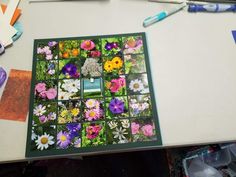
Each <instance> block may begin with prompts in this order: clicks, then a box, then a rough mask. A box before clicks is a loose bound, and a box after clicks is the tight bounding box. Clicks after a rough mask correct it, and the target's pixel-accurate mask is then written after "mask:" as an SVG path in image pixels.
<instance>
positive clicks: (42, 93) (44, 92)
mask: <svg viewBox="0 0 236 177" xmlns="http://www.w3.org/2000/svg"><path fill="white" fill-rule="evenodd" d="M46 93H47V91H42V92H41V93H39V96H40V97H41V98H46V97H47V95H46Z"/></svg>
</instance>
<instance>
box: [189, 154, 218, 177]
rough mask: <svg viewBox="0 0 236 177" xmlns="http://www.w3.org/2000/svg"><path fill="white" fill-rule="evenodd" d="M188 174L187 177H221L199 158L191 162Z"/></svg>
mask: <svg viewBox="0 0 236 177" xmlns="http://www.w3.org/2000/svg"><path fill="white" fill-rule="evenodd" d="M188 174H189V177H223V176H222V175H221V174H220V173H219V172H218V171H217V170H216V169H215V168H213V167H211V166H209V165H207V164H205V163H204V162H203V161H201V160H200V158H195V159H193V160H192V161H191V163H190V166H189V168H188Z"/></svg>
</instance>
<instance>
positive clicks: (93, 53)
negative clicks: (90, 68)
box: [90, 50, 101, 57]
mask: <svg viewBox="0 0 236 177" xmlns="http://www.w3.org/2000/svg"><path fill="white" fill-rule="evenodd" d="M90 55H91V57H100V56H101V52H100V51H98V50H95V51H91V53H90Z"/></svg>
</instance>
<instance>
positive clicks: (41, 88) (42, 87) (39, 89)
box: [35, 83, 46, 93]
mask: <svg viewBox="0 0 236 177" xmlns="http://www.w3.org/2000/svg"><path fill="white" fill-rule="evenodd" d="M35 90H36V91H37V92H39V93H41V92H42V91H45V90H46V84H45V83H38V84H37V85H36V86H35Z"/></svg>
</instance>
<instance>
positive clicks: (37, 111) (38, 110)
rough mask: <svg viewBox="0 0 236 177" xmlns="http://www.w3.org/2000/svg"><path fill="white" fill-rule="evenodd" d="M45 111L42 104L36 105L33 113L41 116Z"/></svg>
mask: <svg viewBox="0 0 236 177" xmlns="http://www.w3.org/2000/svg"><path fill="white" fill-rule="evenodd" d="M45 112H46V107H45V106H43V105H41V104H40V105H38V106H36V107H35V108H34V115H36V116H42V115H43V114H44V113H45Z"/></svg>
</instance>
